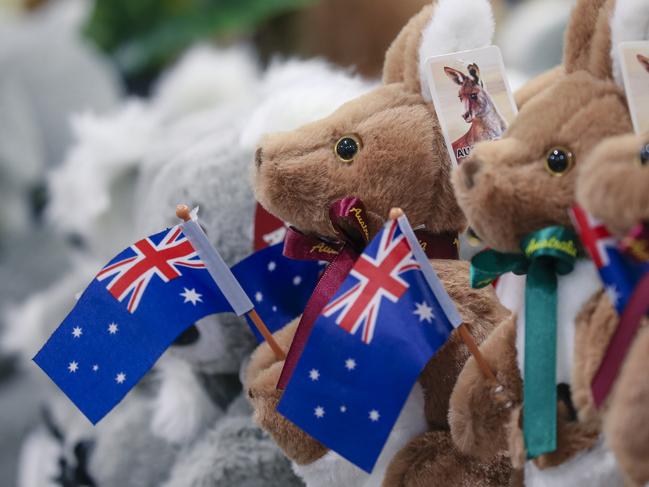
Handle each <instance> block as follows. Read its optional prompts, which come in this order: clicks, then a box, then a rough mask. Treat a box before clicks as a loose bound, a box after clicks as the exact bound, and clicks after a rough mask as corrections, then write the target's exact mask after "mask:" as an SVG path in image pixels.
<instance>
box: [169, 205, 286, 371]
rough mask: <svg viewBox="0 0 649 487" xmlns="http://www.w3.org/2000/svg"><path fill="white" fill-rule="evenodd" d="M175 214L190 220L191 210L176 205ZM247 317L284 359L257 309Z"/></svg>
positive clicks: (184, 206)
mask: <svg viewBox="0 0 649 487" xmlns="http://www.w3.org/2000/svg"><path fill="white" fill-rule="evenodd" d="M176 216H177V217H178V218H180V219H182V220H183V221H186V222H188V221H189V220H191V218H192V216H191V210H190V209H189V206H187V205H178V206H176ZM248 317H249V318H250V320H251V321H252V323H253V324H254V325H255V327H256V328H257V330H259V333H261V336H263V337H264V340H266V342H267V343H268V345H269V346H270V348H271V349H272V350H273V353H275V356H276V357H277V360H286V353H284V350H282V347H280V346H279V343H277V341H276V340H275V337H273V335H272V333H271V332H270V330H269V329H268V327H267V326H266V323H264V321H263V320H262V319H261V316H259V314H258V313H257V311H255V309H254V308H253V309H252V310H251V311H249V312H248Z"/></svg>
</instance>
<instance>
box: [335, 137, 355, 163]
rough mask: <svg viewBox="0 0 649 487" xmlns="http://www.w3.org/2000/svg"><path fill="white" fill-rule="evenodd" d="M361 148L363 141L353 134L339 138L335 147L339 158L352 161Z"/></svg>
mask: <svg viewBox="0 0 649 487" xmlns="http://www.w3.org/2000/svg"><path fill="white" fill-rule="evenodd" d="M360 149H361V142H360V140H358V138H356V137H353V136H351V135H345V136H344V137H341V138H340V139H338V142H336V146H335V147H334V152H335V153H336V156H338V159H340V160H341V161H343V162H352V161H353V160H354V157H356V154H357V153H358V151H359V150H360Z"/></svg>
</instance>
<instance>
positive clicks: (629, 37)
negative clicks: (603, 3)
mask: <svg viewBox="0 0 649 487" xmlns="http://www.w3.org/2000/svg"><path fill="white" fill-rule="evenodd" d="M648 39H649V2H647V0H617V2H616V4H615V10H614V11H613V16H612V17H611V58H612V59H613V76H614V77H615V81H616V82H617V84H618V85H620V86H623V85H624V80H623V79H622V67H621V65H620V51H619V45H620V43H622V42H630V41H646V40H648ZM645 59H646V58H645ZM646 65H647V70H649V60H647V64H646Z"/></svg>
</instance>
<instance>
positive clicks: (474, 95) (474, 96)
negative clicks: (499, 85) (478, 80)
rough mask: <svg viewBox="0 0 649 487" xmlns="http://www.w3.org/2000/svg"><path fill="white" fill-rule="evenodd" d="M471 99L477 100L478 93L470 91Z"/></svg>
mask: <svg viewBox="0 0 649 487" xmlns="http://www.w3.org/2000/svg"><path fill="white" fill-rule="evenodd" d="M471 99H472V100H474V101H475V100H477V99H478V95H477V94H476V93H471Z"/></svg>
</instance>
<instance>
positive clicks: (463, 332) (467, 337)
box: [458, 323, 496, 382]
mask: <svg viewBox="0 0 649 487" xmlns="http://www.w3.org/2000/svg"><path fill="white" fill-rule="evenodd" d="M458 330H459V332H460V336H461V337H462V340H464V343H465V344H466V346H467V347H468V349H469V352H471V355H473V358H474V359H475V361H476V362H477V363H478V367H480V370H481V371H482V374H483V375H484V376H485V377H486V378H487V379H489V380H492V381H494V382H496V376H495V375H494V373H493V371H492V370H491V367H489V364H488V363H487V361H486V360H485V358H484V356H483V355H482V352H481V351H480V349H479V348H478V345H477V344H476V342H475V340H474V339H473V336H472V335H471V333H469V329H468V328H467V326H466V324H465V323H462V324H461V325H460V326H459V328H458Z"/></svg>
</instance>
